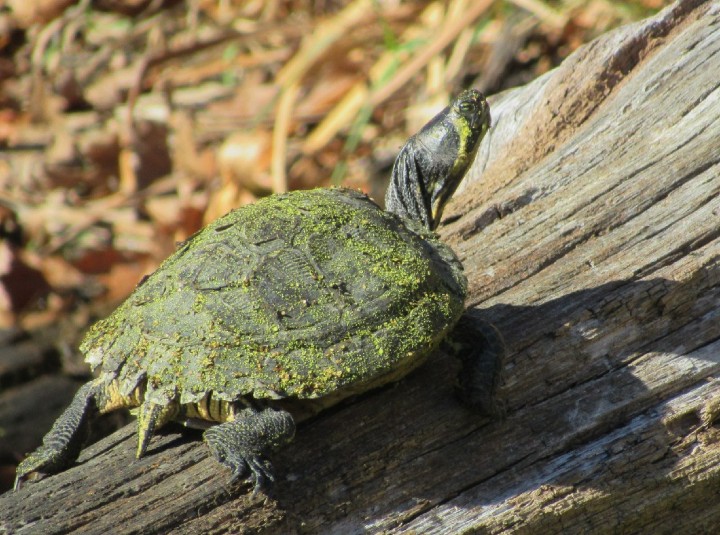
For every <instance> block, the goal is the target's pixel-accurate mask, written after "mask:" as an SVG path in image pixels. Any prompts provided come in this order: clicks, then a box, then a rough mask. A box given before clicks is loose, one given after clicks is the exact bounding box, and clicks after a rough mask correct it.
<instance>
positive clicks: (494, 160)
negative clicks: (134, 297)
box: [0, 0, 720, 534]
mask: <svg viewBox="0 0 720 535" xmlns="http://www.w3.org/2000/svg"><path fill="white" fill-rule="evenodd" d="M718 72H720V6H719V5H718V3H717V2H700V1H687V0H686V1H679V2H678V3H676V4H674V5H673V6H671V7H670V8H668V9H666V10H664V11H663V12H661V13H660V14H658V15H657V16H655V17H654V18H652V19H648V20H646V21H643V22H642V23H638V24H634V25H631V26H627V27H624V28H621V29H619V30H617V31H615V32H612V33H610V34H607V35H604V36H602V37H600V38H599V39H597V40H596V41H595V42H593V43H591V44H590V45H588V46H585V47H583V48H582V49H580V50H578V51H577V52H576V53H575V54H573V55H572V56H571V57H570V58H568V60H567V61H566V63H565V64H564V65H563V66H561V67H560V68H558V69H556V70H555V71H552V72H550V73H548V74H547V75H545V76H543V77H542V78H540V79H539V80H537V81H535V82H533V83H532V84H530V85H528V86H526V87H524V88H520V89H517V90H513V91H510V92H507V93H505V94H502V95H499V96H498V97H496V98H495V99H493V100H491V107H492V110H493V118H494V122H495V128H494V129H493V131H492V133H491V136H490V140H489V142H488V143H487V144H486V145H485V146H484V147H483V148H482V152H481V154H480V155H479V157H478V160H477V161H476V164H475V167H474V169H473V172H472V173H471V175H470V177H469V179H467V184H465V185H464V187H463V191H462V192H461V193H460V194H459V195H458V197H457V199H456V200H455V201H454V204H453V206H452V207H451V208H449V209H448V212H449V219H450V220H451V222H449V224H447V225H446V226H445V227H444V229H443V231H442V234H443V235H444V236H445V237H446V238H447V239H448V240H449V242H450V243H451V244H452V246H453V247H454V249H455V250H456V251H457V252H458V254H459V255H460V256H461V258H462V259H463V262H464V264H465V266H466V270H467V273H468V276H469V279H470V282H471V296H470V299H469V303H468V304H469V305H470V306H473V307H475V308H477V309H478V310H479V311H480V314H481V316H482V317H483V318H485V319H487V320H488V321H492V322H493V323H495V324H496V325H497V327H498V328H499V329H500V330H501V332H502V333H503V335H504V337H505V339H506V341H507V344H508V352H509V354H508V358H507V362H506V364H505V369H504V376H505V380H504V384H503V386H502V388H501V395H502V397H503V398H504V400H505V402H506V405H507V408H508V416H507V418H506V419H505V420H504V421H502V422H497V421H496V422H491V421H488V420H486V419H481V418H478V417H477V416H475V415H473V414H471V413H469V412H468V411H466V410H464V409H463V408H461V407H460V406H459V405H458V404H457V403H456V402H455V400H454V398H453V395H452V384H453V377H454V375H455V373H456V372H457V369H458V366H457V364H456V363H455V362H453V361H452V360H451V359H450V358H449V357H448V356H446V355H443V354H437V355H435V356H434V357H433V358H432V359H431V360H430V362H428V364H427V365H425V366H424V367H423V368H421V369H420V370H418V371H416V372H415V373H413V374H412V375H410V376H409V377H408V378H406V379H405V380H403V381H401V382H400V383H399V384H397V385H394V386H391V387H388V388H385V389H383V390H381V391H378V392H372V393H369V394H367V395H364V396H362V397H361V398H359V399H355V400H353V402H351V403H348V404H344V405H342V406H340V407H337V408H335V409H333V410H331V411H330V412H327V413H324V414H322V415H320V416H319V417H317V418H315V419H314V420H312V421H310V422H308V423H307V424H305V425H303V426H301V428H300V429H299V431H298V434H297V436H296V439H295V442H294V443H293V444H292V445H291V446H290V447H288V448H286V449H285V450H283V451H282V452H280V453H279V454H278V455H276V456H275V458H274V462H275V466H276V471H277V473H278V482H277V484H276V485H275V487H274V489H273V491H272V496H271V497H268V496H264V495H258V496H252V495H251V493H250V485H249V484H240V485H238V486H236V487H230V486H228V479H229V474H228V473H227V472H226V471H225V470H224V469H223V468H222V467H220V466H219V465H218V464H217V463H215V462H214V461H213V460H212V459H210V458H209V455H208V451H207V449H206V447H205V446H204V445H203V444H202V443H200V442H199V440H198V437H197V435H194V434H192V433H189V432H187V433H182V432H180V431H178V430H169V431H168V433H166V434H165V435H163V436H162V437H159V438H157V439H155V440H154V441H153V443H152V445H151V449H150V452H149V455H148V456H147V457H145V458H143V459H141V460H134V459H133V450H134V437H133V433H134V428H133V426H128V427H126V428H124V429H122V430H120V431H119V432H117V433H115V434H113V435H111V436H110V437H108V438H106V439H104V440H102V441H100V442H99V443H97V444H95V445H94V446H92V447H90V448H88V449H86V450H85V451H84V452H83V454H82V455H81V457H80V460H79V463H78V464H77V466H75V467H73V468H71V469H69V470H67V471H66V472H63V473H62V474H58V475H55V476H52V477H48V478H45V479H43V480H42V481H40V482H37V483H32V484H27V485H26V486H25V487H24V488H22V489H21V490H20V491H19V492H16V493H6V494H4V495H3V496H1V497H0V511H2V514H1V515H0V530H1V529H5V531H7V532H10V533H67V532H69V531H75V532H78V533H107V532H109V531H111V530H112V532H114V533H163V532H168V531H172V532H173V533H200V532H202V533H243V532H262V533H288V532H301V533H361V532H371V533H378V532H397V533H457V532H461V531H464V530H467V531H469V532H480V533H563V534H565V533H635V532H643V533H707V532H710V531H711V530H712V529H713V528H715V527H716V526H717V525H718V523H720V505H719V504H720V426H718V425H717V424H716V423H714V417H715V416H716V414H717V413H720V380H718V378H717V377H718V374H719V373H720V321H718V320H719V317H718V316H720V224H719V223H720V200H719V199H720V197H719V195H718V194H719V193H720V77H718V75H717V73H718Z"/></svg>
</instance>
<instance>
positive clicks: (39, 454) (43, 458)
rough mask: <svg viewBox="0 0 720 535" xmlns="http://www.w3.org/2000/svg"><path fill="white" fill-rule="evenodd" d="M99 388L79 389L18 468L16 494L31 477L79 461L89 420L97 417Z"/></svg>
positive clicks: (89, 385) (93, 385)
mask: <svg viewBox="0 0 720 535" xmlns="http://www.w3.org/2000/svg"><path fill="white" fill-rule="evenodd" d="M101 388H102V386H101V385H100V384H99V383H97V382H96V381H90V382H89V383H85V384H84V385H83V386H81V387H80V389H79V390H78V391H77V393H76V394H75V397H74V398H73V400H72V402H71V403H70V405H69V406H68V408H67V409H65V411H64V412H63V413H62V414H61V415H60V417H59V418H58V419H57V420H56V421H55V423H54V424H53V426H52V428H51V429H50V431H49V432H48V433H47V434H46V435H45V437H43V443H42V445H41V446H40V447H39V448H38V449H36V450H35V451H34V452H32V453H31V454H30V455H28V456H27V458H26V459H25V460H24V461H22V462H21V463H20V464H19V465H18V467H17V470H16V472H15V474H16V475H15V487H14V488H15V490H17V489H19V488H20V485H21V483H22V482H23V481H24V480H25V478H26V477H27V476H28V475H29V474H30V473H32V472H36V471H40V472H44V473H48V474H50V473H56V472H60V471H61V470H63V469H64V468H66V467H67V466H69V465H70V464H72V463H73V461H75V459H77V458H78V455H80V450H81V449H82V446H83V443H84V442H85V440H86V439H87V436H88V432H89V429H90V420H91V419H92V418H93V417H94V416H95V415H96V414H97V413H98V401H97V400H98V397H99V394H100V389H101Z"/></svg>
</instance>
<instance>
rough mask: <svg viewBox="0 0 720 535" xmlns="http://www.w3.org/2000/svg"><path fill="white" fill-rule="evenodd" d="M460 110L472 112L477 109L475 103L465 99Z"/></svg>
mask: <svg viewBox="0 0 720 535" xmlns="http://www.w3.org/2000/svg"><path fill="white" fill-rule="evenodd" d="M460 111H461V112H462V113H472V112H473V111H475V103H474V102H470V101H467V100H464V101H463V102H461V103H460Z"/></svg>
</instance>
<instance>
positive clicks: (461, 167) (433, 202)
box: [385, 89, 490, 230]
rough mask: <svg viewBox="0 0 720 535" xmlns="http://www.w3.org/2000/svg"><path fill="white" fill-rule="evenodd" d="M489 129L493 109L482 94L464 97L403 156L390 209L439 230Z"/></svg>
mask: <svg viewBox="0 0 720 535" xmlns="http://www.w3.org/2000/svg"><path fill="white" fill-rule="evenodd" d="M489 128H490V108H489V107H488V104H487V101H486V100H485V97H484V96H483V95H482V93H480V91H477V90H475V89H468V90H466V91H463V92H462V93H460V95H458V97H457V98H456V99H455V100H454V101H453V102H452V104H450V105H449V106H448V107H447V108H445V109H444V110H442V111H441V112H440V113H439V114H437V115H436V116H435V117H433V119H431V120H430V122H429V123H427V124H426V125H425V126H424V127H423V128H422V129H421V130H420V131H419V132H418V133H417V134H415V135H414V136H412V137H411V138H410V139H409V140H408V141H407V143H405V146H404V147H403V148H402V149H401V150H400V154H398V157H397V160H395V165H394V166H393V171H392V178H391V180H390V185H389V186H388V191H387V193H386V195H385V208H386V209H387V210H388V211H389V212H393V213H395V214H397V215H399V216H401V217H404V218H407V219H414V220H417V221H419V222H421V223H423V224H424V225H425V226H426V227H427V228H429V229H430V230H434V229H436V228H437V226H438V224H439V223H440V218H441V217H442V213H443V210H444V209H445V205H446V204H447V202H448V201H449V200H450V197H452V195H453V193H455V190H456V189H457V187H458V185H459V184H460V182H461V181H462V179H463V177H464V176H465V172H466V171H467V170H468V167H469V166H470V164H472V162H473V160H474V159H475V154H476V153H477V149H478V146H479V145H480V141H481V140H482V138H483V136H484V135H485V133H486V132H487V131H488V129H489Z"/></svg>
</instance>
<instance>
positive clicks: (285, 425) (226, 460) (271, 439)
mask: <svg viewBox="0 0 720 535" xmlns="http://www.w3.org/2000/svg"><path fill="white" fill-rule="evenodd" d="M294 435H295V422H294V421H293V418H292V416H291V415H290V413H288V412H285V411H281V410H274V409H270V408H266V409H263V410H260V411H256V410H254V409H245V410H243V411H241V412H240V413H238V414H236V415H235V418H234V419H233V420H232V421H229V422H225V423H222V424H219V425H216V426H214V427H211V428H210V429H208V430H207V431H205V433H203V438H204V439H205V442H207V444H208V446H209V447H210V451H211V452H212V454H213V457H215V459H217V460H218V461H219V462H220V463H222V464H224V465H225V466H227V467H229V468H230V470H232V481H233V482H234V481H236V480H238V479H239V478H241V477H243V476H245V475H250V476H251V477H252V478H253V479H254V481H255V486H254V489H253V493H257V492H258V490H260V489H261V488H262V487H263V485H264V484H265V483H266V482H268V481H269V482H272V481H274V477H273V475H272V467H271V465H270V463H269V461H268V460H267V459H266V458H265V456H266V455H267V454H268V453H269V452H271V451H272V450H275V449H277V448H279V447H280V446H282V445H284V444H286V443H288V442H290V440H292V438H293V436H294Z"/></svg>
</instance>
